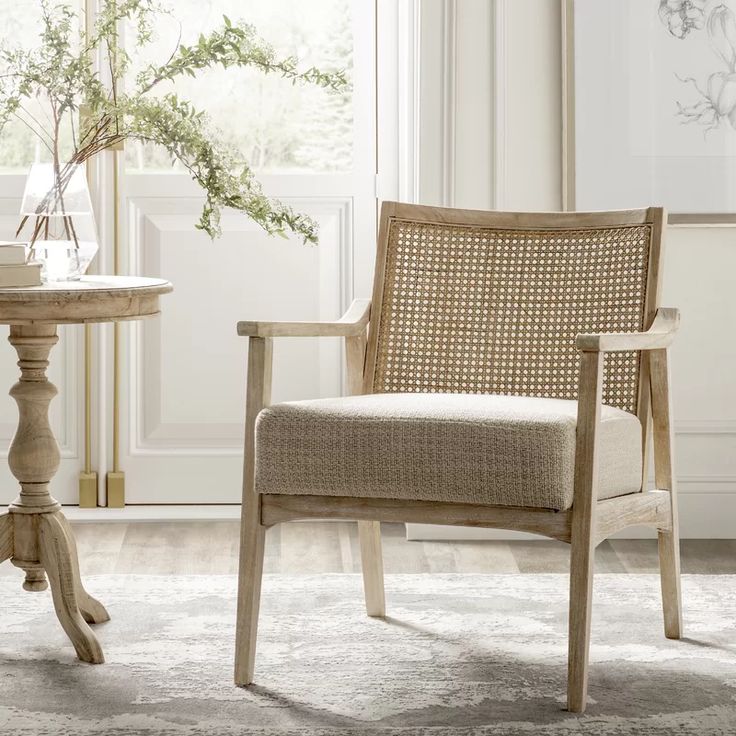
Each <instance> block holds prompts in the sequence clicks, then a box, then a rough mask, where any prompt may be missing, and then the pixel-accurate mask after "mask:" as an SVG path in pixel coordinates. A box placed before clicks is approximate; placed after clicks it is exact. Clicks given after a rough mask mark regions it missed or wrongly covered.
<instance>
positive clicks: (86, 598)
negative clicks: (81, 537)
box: [53, 513, 110, 624]
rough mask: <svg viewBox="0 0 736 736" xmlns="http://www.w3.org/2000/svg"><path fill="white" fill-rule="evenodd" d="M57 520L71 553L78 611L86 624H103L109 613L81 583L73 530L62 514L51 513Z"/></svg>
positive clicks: (108, 618) (107, 619)
mask: <svg viewBox="0 0 736 736" xmlns="http://www.w3.org/2000/svg"><path fill="white" fill-rule="evenodd" d="M53 516H55V517H56V519H57V521H58V522H59V523H60V524H61V526H62V529H63V530H64V534H66V540H67V543H68V546H69V552H70V553H71V561H72V573H73V575H74V585H75V588H76V591H77V602H78V603H79V611H80V613H81V614H82V617H83V618H84V620H85V621H86V622H87V623H88V624H104V623H105V621H109V620H110V614H109V613H108V612H107V611H106V610H105V606H103V605H102V603H100V602H99V601H98V600H97V599H96V598H93V597H92V596H91V595H90V594H89V593H88V592H87V591H86V590H85V589H84V585H82V577H81V575H80V574H79V555H78V554H77V543H76V540H75V539H74V532H73V531H72V528H71V526H70V524H69V521H68V520H67V518H66V516H64V515H63V514H58V513H57V514H53Z"/></svg>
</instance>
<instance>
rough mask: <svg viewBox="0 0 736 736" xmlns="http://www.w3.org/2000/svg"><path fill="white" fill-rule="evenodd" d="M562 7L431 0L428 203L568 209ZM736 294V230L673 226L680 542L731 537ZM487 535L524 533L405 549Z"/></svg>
mask: <svg viewBox="0 0 736 736" xmlns="http://www.w3.org/2000/svg"><path fill="white" fill-rule="evenodd" d="M560 7H561V3H560V2H559V0H422V5H421V12H422V22H421V104H420V114H421V121H420V131H421V145H420V147H419V153H420V156H419V167H420V170H419V176H418V180H419V194H418V200H419V201H421V202H426V203H433V204H445V205H454V206H458V207H479V208H483V207H487V208H503V209H511V210H556V209H560V206H561V180H562V168H561V167H562V146H561V141H562V126H561V109H562V107H561V72H560V70H561V57H560V51H561V48H560V45H561V42H560V27H561V23H560ZM734 285H736V228H734V227H733V226H727V227H703V226H700V227H693V226H675V227H671V228H670V230H669V233H668V246H667V251H666V256H665V272H664V297H663V303H664V304H665V305H672V306H677V307H679V308H680V309H681V310H682V315H683V325H682V331H681V334H680V336H679V337H678V339H677V341H676V344H675V346H674V347H673V349H672V363H673V368H672V370H673V384H674V410H675V419H676V421H675V427H676V451H677V455H676V462H677V466H676V467H677V476H678V480H679V489H680V499H681V500H680V504H681V524H682V534H683V536H685V537H711V538H734V537H736V382H734V376H736V299H734V297H733V295H732V292H733V291H734V288H733V287H734ZM478 535H482V536H485V537H493V538H500V537H504V536H506V537H509V536H518V535H513V534H512V533H505V532H493V531H487V530H468V529H453V528H451V527H430V526H426V525H416V524H411V525H409V536H410V538H423V539H429V538H468V537H469V536H474V537H477V536H478ZM625 535H626V536H648V535H649V532H647V531H646V530H641V531H640V530H632V531H629V532H627V533H625Z"/></svg>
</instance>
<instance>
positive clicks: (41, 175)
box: [18, 164, 99, 282]
mask: <svg viewBox="0 0 736 736" xmlns="http://www.w3.org/2000/svg"><path fill="white" fill-rule="evenodd" d="M20 213H21V215H22V216H23V219H22V221H21V224H20V227H19V228H18V235H20V233H21V232H25V233H29V234H30V237H29V240H28V245H29V248H30V254H29V260H31V261H36V262H39V263H41V279H42V280H43V281H44V282H49V281H77V280H79V279H80V278H81V277H82V275H83V274H84V273H85V272H86V271H87V268H89V265H90V263H91V262H92V259H93V258H94V257H95V255H96V254H97V251H98V250H99V244H98V242H97V229H96V227H95V219H94V213H93V211H92V201H91V199H90V196H89V188H88V187H87V177H86V176H85V171H84V167H82V166H80V165H78V164H59V165H58V166H55V165H54V164H33V166H32V167H31V170H30V172H29V174H28V179H27V180H26V187H25V191H24V193H23V201H22V203H21V211H20Z"/></svg>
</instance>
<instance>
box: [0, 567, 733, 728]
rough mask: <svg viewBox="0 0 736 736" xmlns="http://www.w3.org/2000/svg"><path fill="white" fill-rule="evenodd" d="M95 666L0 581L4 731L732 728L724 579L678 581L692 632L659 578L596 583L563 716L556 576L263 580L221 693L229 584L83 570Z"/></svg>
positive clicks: (729, 592)
mask: <svg viewBox="0 0 736 736" xmlns="http://www.w3.org/2000/svg"><path fill="white" fill-rule="evenodd" d="M86 582H87V587H88V589H89V590H90V592H92V593H93V594H94V595H96V596H98V597H99V598H100V600H102V601H104V603H105V604H106V606H107V607H108V610H109V611H110V613H111V615H112V620H111V621H110V622H109V623H107V624H103V625H100V626H97V627H96V629H97V631H98V635H99V638H100V641H101V643H102V646H103V649H104V651H105V655H106V658H107V663H106V664H104V665H98V666H94V665H85V664H82V663H80V662H78V661H77V660H76V659H75V656H74V651H73V649H72V648H71V645H70V644H69V642H68V641H67V639H66V637H65V635H64V634H63V632H62V630H61V627H60V626H59V624H58V622H57V621H56V618H55V616H54V613H53V607H52V604H51V600H50V595H49V593H48V591H46V592H44V593H35V594H34V593H25V592H24V591H22V590H21V589H20V577H19V576H18V577H3V578H0V601H2V603H0V631H2V635H1V636H0V733H2V734H13V736H30V735H31V734H32V735H33V736H41V735H43V736H45V735H46V734H49V735H51V734H53V736H66V735H67V734H68V735H69V736H71V735H74V736H91V735H92V734H105V735H106V736H118V735H120V734H126V735H127V734H140V735H141V736H151V735H154V734H155V735H156V736H219V735H222V736H234V735H235V734H257V735H258V736H276V735H277V734H278V735H283V736H338V735H342V734H345V735H349V734H360V735H361V736H379V735H380V736H384V735H385V736H469V735H471V734H478V735H479V736H491V735H493V736H496V735H501V734H503V736H515V735H516V734H519V735H522V734H523V735H524V736H528V735H530V734H549V735H555V736H557V735H561V736H567V735H568V734H594V735H596V736H597V735H599V734H600V735H601V736H614V735H615V736H621V735H624V734H627V735H628V734H636V735H637V736H639V735H641V736H659V735H660V734H661V735H662V736H664V734H667V736H672V735H674V734H678V735H680V734H697V735H698V736H702V735H704V734H714V735H715V734H717V735H718V736H733V734H736V576H687V577H685V578H684V580H683V596H684V601H685V622H686V633H687V638H686V639H684V640H682V641H668V640H667V639H665V638H664V636H663V634H662V624H661V611H660V602H659V585H658V579H657V578H656V577H654V576H650V575H599V576H597V577H596V581H595V608H594V620H593V646H592V650H591V678H590V680H591V681H590V700H589V705H588V710H587V713H586V714H585V715H583V716H576V715H572V714H570V713H567V712H566V711H565V710H564V697H565V695H564V693H565V677H566V670H565V667H566V646H567V643H566V629H567V578H566V576H562V575H428V574H425V575H396V576H388V577H387V581H386V582H387V596H388V610H389V617H388V618H387V619H386V620H378V619H370V618H367V617H366V616H365V615H364V613H363V604H362V591H361V579H360V576H358V575H319V576H299V577H293V576H282V575H271V576H269V575H267V576H266V578H265V580H264V586H263V587H264V589H263V608H262V616H261V629H260V638H259V651H258V658H257V685H255V686H252V687H250V688H248V689H240V688H236V687H234V686H233V685H232V660H233V641H234V623H235V585H236V581H235V578H234V577H232V576H215V577H213V576H186V577H158V576H143V575H141V576H123V575H118V576H98V577H90V578H88V579H87V581H86Z"/></svg>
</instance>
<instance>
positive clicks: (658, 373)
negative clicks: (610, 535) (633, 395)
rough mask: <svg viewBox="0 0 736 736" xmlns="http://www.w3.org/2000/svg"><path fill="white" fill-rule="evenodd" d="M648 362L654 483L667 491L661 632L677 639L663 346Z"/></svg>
mask: <svg viewBox="0 0 736 736" xmlns="http://www.w3.org/2000/svg"><path fill="white" fill-rule="evenodd" d="M649 361H650V380H651V390H652V424H653V428H654V482H655V485H656V486H657V489H658V490H667V491H669V493H670V519H669V521H670V524H669V527H670V528H669V529H661V530H660V531H659V534H658V545H659V574H660V580H661V584H662V609H663V612H664V634H665V636H666V637H667V638H668V639H680V638H681V637H682V594H681V591H680V534H679V522H678V517H677V490H676V487H675V478H674V472H673V468H674V461H673V460H674V459H673V449H674V432H673V427H672V399H671V394H670V376H669V361H668V351H667V350H666V349H663V350H654V351H652V352H651V353H650V355H649Z"/></svg>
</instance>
